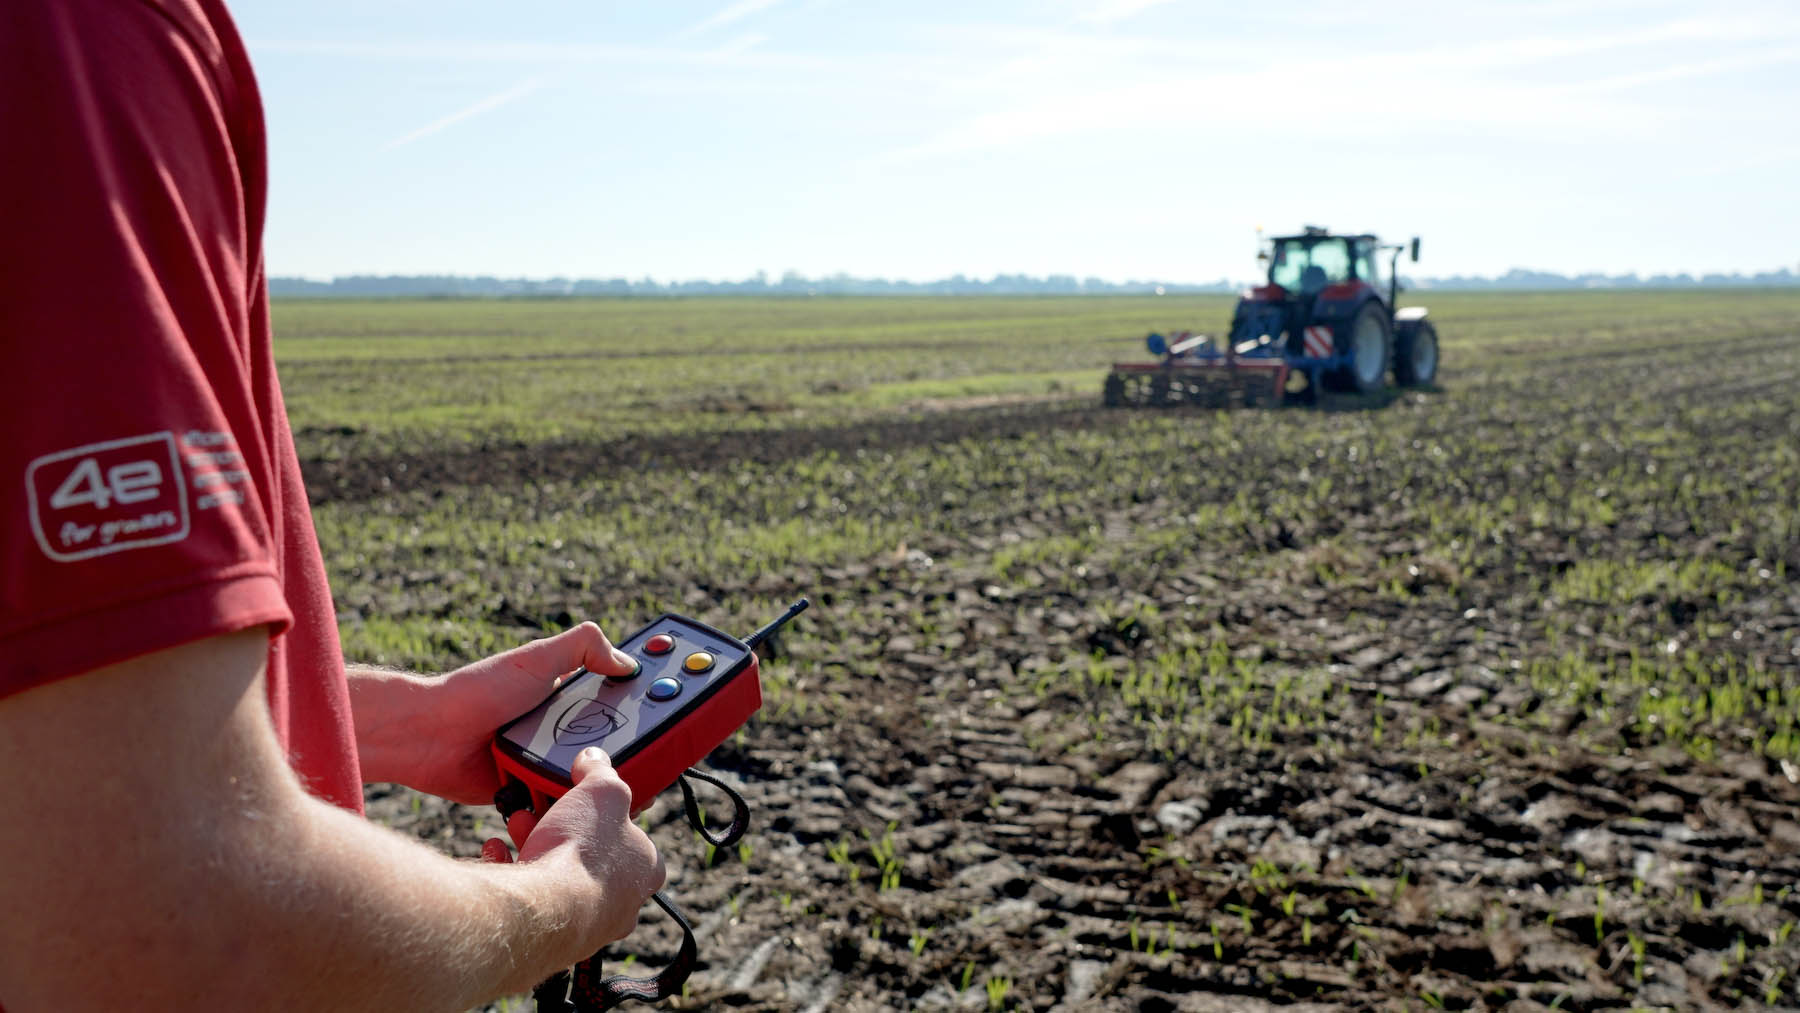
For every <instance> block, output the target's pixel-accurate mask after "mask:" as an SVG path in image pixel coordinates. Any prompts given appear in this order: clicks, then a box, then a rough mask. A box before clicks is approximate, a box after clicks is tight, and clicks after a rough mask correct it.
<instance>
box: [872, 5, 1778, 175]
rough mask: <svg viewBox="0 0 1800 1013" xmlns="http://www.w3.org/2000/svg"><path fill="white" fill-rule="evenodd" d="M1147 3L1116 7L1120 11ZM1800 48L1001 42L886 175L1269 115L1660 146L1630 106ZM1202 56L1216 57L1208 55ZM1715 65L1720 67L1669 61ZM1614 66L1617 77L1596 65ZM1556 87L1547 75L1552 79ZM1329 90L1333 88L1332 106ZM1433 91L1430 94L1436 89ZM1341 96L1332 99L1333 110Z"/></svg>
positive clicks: (1668, 41)
mask: <svg viewBox="0 0 1800 1013" xmlns="http://www.w3.org/2000/svg"><path fill="white" fill-rule="evenodd" d="M1141 3H1142V0H1113V2H1112V3H1109V4H1106V5H1104V6H1103V7H1101V8H1096V10H1123V9H1125V8H1127V7H1131V6H1133V5H1134V4H1136V5H1141ZM1796 34H1800V19H1781V18H1774V19H1765V20H1763V21H1760V22H1758V21H1755V20H1753V19H1749V18H1723V17H1712V18H1686V19H1680V20H1673V21H1668V22H1665V23H1661V24H1652V25H1648V26H1634V27H1632V28H1629V29H1626V30H1623V31H1610V32H1605V31H1603V32H1596V33H1589V34H1585V35H1560V36H1558V35H1534V36H1526V37H1519V38H1512V39H1498V40H1487V39H1483V40H1477V41H1469V42H1451V43H1450V44H1447V45H1442V44H1440V45H1430V46H1417V47H1412V48H1394V49H1390V50H1386V51H1382V50H1356V49H1354V48H1347V47H1343V48H1340V49H1337V50H1329V49H1322V48H1320V47H1319V46H1318V45H1317V43H1316V42H1313V43H1309V44H1306V45H1302V46H1300V47H1299V48H1297V49H1296V50H1295V52H1294V53H1292V54H1290V56H1289V58H1288V59H1285V60H1281V61H1275V60H1272V59H1265V58H1264V54H1263V53H1261V52H1259V47H1258V46H1256V45H1254V44H1253V45H1248V46H1238V47H1237V48H1238V50H1239V51H1238V52H1236V53H1232V52H1230V51H1229V48H1230V47H1229V45H1228V46H1227V47H1226V48H1222V49H1217V50H1214V51H1212V52H1200V53H1198V54H1197V55H1190V58H1188V59H1185V60H1182V61H1179V62H1175V61H1168V60H1164V59H1159V58H1158V57H1159V56H1160V55H1161V52H1162V48H1161V47H1162V46H1163V45H1164V42H1163V41H1162V40H1156V39H1135V38H1130V37H1117V36H1111V35H1108V36H1105V37H1097V36H1092V35H1085V34H1081V33H1077V32H1044V31H1041V30H1032V31H1020V30H1016V29H1000V30H998V31H993V32H991V33H990V35H989V42H990V48H991V49H992V51H993V52H995V53H996V54H998V55H996V57H995V58H994V59H992V60H990V61H989V62H988V63H987V64H986V65H985V66H984V67H982V68H981V69H980V70H979V71H977V72H974V73H971V74H969V75H967V76H965V77H964V78H963V79H962V80H961V81H959V82H955V83H954V84H952V85H951V86H949V90H950V91H952V92H954V93H955V94H957V95H958V96H959V97H961V98H962V99H963V101H962V102H961V105H962V107H963V108H964V109H966V110H969V111H968V112H966V113H965V114H964V115H963V116H961V117H960V118H958V119H953V120H951V121H950V122H948V123H946V124H944V125H943V126H942V128H941V129H940V130H938V131H937V132H936V133H934V134H932V135H929V136H926V137H924V138H922V139H920V140H919V141H918V142H916V143H914V144H911V145H907V146H903V147H901V148H899V149H898V150H890V151H888V152H886V153H885V154H881V155H877V156H875V158H874V162H875V163H876V164H891V163H895V162H912V161H917V160H920V159H927V158H935V157H942V156H954V155H963V154H968V153H972V152H976V151H982V150H989V149H997V148H1004V147H1011V146H1015V145H1020V144H1025V143H1030V142H1034V141H1038V140H1042V139H1047V138H1052V137H1064V136H1068V135H1073V134H1086V133H1101V132H1117V131H1134V130H1135V131H1150V132H1157V133H1164V134H1166V133H1168V132H1170V131H1175V132H1191V131H1209V130H1211V131H1236V132H1238V135H1239V136H1246V135H1251V134H1256V135H1260V134H1261V133H1264V132H1266V131H1267V130H1268V129H1269V124H1270V119H1269V110H1281V111H1285V112H1286V113H1288V114H1290V115H1297V116H1301V117H1303V118H1304V121H1305V123H1306V127H1307V130H1308V132H1309V133H1308V136H1309V137H1312V138H1315V139H1318V138H1326V137H1334V138H1336V137H1345V136H1349V137H1355V136H1360V135H1363V134H1365V133H1366V132H1367V130H1368V121H1367V120H1365V119H1363V118H1360V117H1331V116H1310V115H1307V113H1306V111H1307V110H1316V109H1319V108H1321V105H1320V103H1321V102H1325V103H1326V105H1327V106H1330V107H1335V108H1359V107H1360V108H1368V109H1394V110H1399V111H1401V115H1400V117H1399V118H1398V120H1397V122H1394V123H1391V124H1387V125H1386V128H1387V129H1388V130H1390V131H1394V130H1407V129H1410V130H1415V131H1429V130H1433V129H1436V130H1442V131H1448V132H1451V133H1460V132H1465V131H1467V130H1469V129H1472V128H1474V129H1490V128H1491V129H1496V130H1499V131H1505V132H1522V133H1524V134H1528V135H1530V136H1531V137H1533V138H1534V139H1567V138H1571V137H1574V138H1581V137H1585V136H1588V135H1590V134H1593V135H1602V134H1604V135H1611V136H1616V137H1628V136H1649V135H1651V134H1652V133H1654V131H1655V129H1656V125H1657V124H1658V123H1659V122H1661V123H1664V124H1666V123H1667V121H1668V118H1669V116H1670V115H1671V114H1672V110H1670V109H1669V108H1668V107H1667V106H1666V104H1665V105H1660V106H1659V105H1658V104H1656V103H1654V102H1653V101H1652V100H1651V99H1650V98H1648V97H1645V96H1640V95H1635V94H1633V93H1634V92H1635V91H1636V90H1637V89H1639V88H1643V87H1647V86H1650V85H1654V84H1657V83H1660V82H1665V81H1677V80H1688V79H1695V78H1702V77H1708V76H1722V75H1728V74H1733V73H1741V72H1745V71H1749V70H1752V69H1756V68H1760V67H1769V66H1786V65H1791V64H1792V63H1793V62H1795V58H1796V57H1795V53H1796V49H1795V47H1793V46H1783V47H1780V48H1770V49H1761V50H1760V51H1759V50H1756V49H1746V45H1747V44H1752V43H1764V44H1766V43H1768V42H1769V41H1771V40H1786V39H1791V38H1793V37H1794V36H1795V35H1796ZM1197 48H1198V49H1200V50H1204V49H1205V48H1206V45H1205V44H1203V45H1202V46H1201V47H1197ZM1696 48H1699V49H1702V50H1703V51H1707V52H1709V53H1710V54H1712V55H1711V56H1710V58H1708V59H1704V60H1699V61H1689V62H1683V61H1670V60H1668V59H1667V58H1666V56H1667V54H1668V53H1669V52H1673V51H1678V50H1679V49H1685V50H1689V51H1691V50H1693V49H1696ZM1598 54H1606V55H1607V56H1609V57H1611V59H1610V60H1609V61H1608V63H1607V67H1606V71H1605V72H1603V71H1602V70H1601V69H1600V66H1599V65H1598V64H1597V62H1595V61H1594V60H1593V59H1592V58H1593V57H1595V56H1596V55H1598ZM1546 71H1548V72H1549V73H1546ZM1321 82H1333V84H1332V85H1330V87H1329V90H1328V91H1322V90H1321V84H1320V83H1321ZM1425 82H1429V84H1425ZM1327 96H1328V97H1327Z"/></svg>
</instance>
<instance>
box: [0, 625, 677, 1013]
mask: <svg viewBox="0 0 1800 1013" xmlns="http://www.w3.org/2000/svg"><path fill="white" fill-rule="evenodd" d="M267 643H268V641H267V637H266V634H265V633H264V632H263V631H262V630H261V629H257V630H252V631H247V632H244V633H239V634H234V635H231V636H226V637H218V638H214V639H211V640H205V641H200V642H197V643H193V644H188V645H185V646H182V647H178V648H174V649H172V650H167V651H162V652H159V653H157V654H153V655H148V656H145V657H142V658H138V659H136V660H133V661H130V662H127V663H124V664H121V665H115V666H112V667H109V668H104V669H99V670H96V671H93V672H89V673H86V674H83V675H80V676H76V677H73V678H68V679H62V680H59V681H57V682H53V683H49V684H47V685H44V686H40V687H37V688H35V689H31V690H27V691H25V692H23V693H18V694H15V695H13V696H10V697H6V698H4V699H0V770H5V771H7V772H8V776H7V777H6V778H4V779H0V812H9V813H14V814H17V815H18V816H21V817H23V819H22V820H21V825H22V826H24V827H26V828H27V834H26V836H25V837H24V839H11V840H9V841H8V848H7V851H8V855H7V858H6V869H5V872H4V874H3V875H0V911H5V912H7V916H6V917H4V918H0V1003H3V1004H4V1005H5V1007H6V1009H7V1010H8V1011H9V1013H28V1011H32V1010H40V1009H42V1010H70V1009H90V1008H92V1009H143V1010H153V1009H192V1008H205V1009H277V1008H279V1009H334V1010H349V1009H371V1010H383V1011H391V1010H460V1009H465V1008H467V1007H469V1006H470V1005H473V1004H476V1003H479V1002H482V1001H484V1000H487V999H490V998H492V997H495V996H498V995H504V994H508V993H511V992H517V991H522V990H524V989H527V988H529V987H530V986H531V985H533V984H534V983H536V982H537V981H538V980H540V979H542V978H544V977H546V976H547V975H548V974H550V973H551V972H553V971H555V970H556V969H558V968H562V967H566V966H568V965H570V964H572V963H574V962H575V961H577V960H579V959H582V958H585V957H586V956H588V955H589V954H591V953H592V952H594V951H595V950H596V949H598V948H599V947H600V946H602V945H604V944H605V943H606V942H609V941H612V940H616V939H619V938H622V937H623V936H624V935H626V934H627V933H629V932H630V930H631V928H632V926H633V925H634V924H635V919H636V914H637V910H638V907H639V906H640V905H641V904H642V903H643V902H644V900H645V899H646V898H647V897H648V895H649V894H650V892H651V891H652V890H654V889H656V888H657V887H659V886H660V885H661V883H662V879H663V869H662V862H661V859H660V857H659V856H658V855H657V854H656V851H655V848H654V846H653V845H652V844H651V843H650V841H649V839H648V838H647V837H646V836H645V835H644V834H643V832H642V831H641V830H639V829H638V828H637V827H636V826H634V825H633V824H632V823H631V822H630V820H629V818H628V812H629V810H630V806H631V793H630V789H629V788H627V787H626V786H625V784H624V782H622V781H621V780H620V779H619V778H618V775H617V774H616V773H614V772H613V771H612V769H611V765H610V764H609V763H607V762H606V761H605V758H604V756H603V755H601V754H599V753H598V751H597V750H595V751H590V752H589V753H587V754H584V755H583V757H582V759H581V760H580V761H579V763H578V766H580V767H581V768H582V769H581V770H579V771H578V773H579V774H580V775H581V779H580V781H579V782H578V784H577V785H576V788H575V790H573V791H571V792H570V793H569V794H568V795H566V796H565V797H564V798H563V799H562V800H561V801H559V802H558V803H557V804H556V805H555V806H554V807H552V809H551V810H550V812H549V813H548V814H547V815H546V816H545V818H544V820H543V821H542V822H541V823H540V824H539V826H538V828H537V830H536V831H535V832H534V833H533V834H532V837H531V840H530V842H529V844H528V846H527V847H526V848H525V849H524V850H523V851H522V852H521V854H520V856H519V859H520V861H519V862H518V864H512V865H495V864H485V863H474V862H459V861H456V860H453V859H450V858H447V857H445V856H443V855H441V854H439V853H437V852H434V851H432V850H431V849H429V848H427V847H425V846H423V845H420V844H417V843H414V842H411V841H409V840H406V839H404V838H402V837H400V836H398V835H395V834H393V833H390V832H388V831H386V830H383V829H381V828H378V827H375V826H373V825H371V824H369V823H367V822H366V821H364V820H362V819H359V818H358V817H356V816H355V815H354V814H351V813H348V812H345V811H343V810H341V809H338V808H336V807H335V806H332V805H329V804H327V803H324V802H321V801H319V800H317V799H315V798H313V797H312V796H310V795H308V794H307V793H306V792H305V790H304V789H303V787H302V786H301V785H300V783H299V781H298V780H297V779H296V777H295V776H294V774H293V773H292V771H291V769H290V768H289V766H288V763H287V760H286V758H285V757H284V756H283V755H282V753H281V748H280V745H279V743H278V741H277V740H276V737H275V733H274V729H273V727H272V726H271V723H270V720H269V716H268V704H267V701H266V699H265V696H264V688H263V682H262V670H263V663H264V657H265V651H266V649H267ZM26 772H35V773H34V774H30V775H27V773H26Z"/></svg>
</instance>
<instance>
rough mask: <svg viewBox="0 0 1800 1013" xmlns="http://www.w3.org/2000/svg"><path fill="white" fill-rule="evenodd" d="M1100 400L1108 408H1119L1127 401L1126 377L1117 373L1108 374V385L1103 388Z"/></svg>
mask: <svg viewBox="0 0 1800 1013" xmlns="http://www.w3.org/2000/svg"><path fill="white" fill-rule="evenodd" d="M1100 401H1101V403H1102V404H1104V405H1106V407H1108V408H1118V407H1120V406H1121V405H1123V404H1124V403H1125V378H1124V377H1122V376H1120V375H1119V374H1117V373H1108V374H1106V385H1105V386H1104V387H1103V388H1102V389H1101V392H1100Z"/></svg>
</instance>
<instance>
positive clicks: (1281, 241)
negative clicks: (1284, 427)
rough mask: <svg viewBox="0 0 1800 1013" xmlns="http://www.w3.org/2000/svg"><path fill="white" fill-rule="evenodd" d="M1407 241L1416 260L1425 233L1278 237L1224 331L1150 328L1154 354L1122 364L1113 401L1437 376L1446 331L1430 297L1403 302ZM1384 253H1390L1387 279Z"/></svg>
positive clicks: (1238, 396) (1280, 399) (1260, 396)
mask: <svg viewBox="0 0 1800 1013" xmlns="http://www.w3.org/2000/svg"><path fill="white" fill-rule="evenodd" d="M1409 248H1410V249H1411V251H1412V259H1413V261H1414V262H1415V263H1416V262H1417V261H1418V259H1419V238H1418V237H1417V236H1414V237H1413V240H1412V242H1411V243H1410V244H1406V245H1393V246H1389V245H1383V244H1382V242H1381V241H1380V240H1379V239H1377V238H1376V237H1374V236H1372V235H1367V234H1358V235H1342V234H1334V233H1332V232H1331V231H1330V230H1328V229H1323V228H1319V227H1318V226H1313V225H1309V226H1307V227H1306V228H1305V230H1304V231H1302V232H1301V233H1300V234H1299V235H1297V236H1276V237H1274V238H1273V239H1272V240H1270V243H1269V248H1268V249H1266V250H1264V251H1262V252H1261V253H1259V254H1258V255H1257V259H1259V260H1266V261H1267V262H1268V269H1269V274H1268V280H1267V282H1266V283H1264V284H1262V285H1259V286H1257V287H1255V288H1252V289H1250V290H1249V291H1247V292H1245V293H1244V294H1243V296H1242V297H1241V298H1239V300H1238V304H1237V310H1236V311H1235V312H1234V313H1233V314H1232V317H1231V331H1230V334H1229V335H1228V336H1227V337H1225V338H1224V339H1222V340H1217V339H1214V338H1212V337H1209V336H1207V335H1204V334H1201V335H1196V334H1194V333H1193V332H1191V331H1181V332H1178V333H1176V334H1173V335H1171V336H1164V335H1162V334H1159V333H1155V334H1151V335H1150V336H1149V337H1148V338H1147V339H1146V341H1145V343H1146V344H1147V345H1148V346H1149V349H1150V354H1151V355H1153V356H1155V357H1156V359H1157V361H1154V362H1121V363H1115V364H1114V365H1113V368H1112V372H1111V373H1109V374H1107V377H1106V387H1105V392H1104V398H1103V400H1104V401H1105V403H1106V404H1107V405H1112V406H1118V405H1180V404H1195V405H1202V406H1207V407H1228V406H1231V405H1235V404H1247V405H1253V406H1259V405H1260V406H1276V405H1280V404H1283V403H1284V402H1286V401H1288V400H1290V399H1298V400H1307V401H1312V402H1314V403H1317V402H1319V401H1320V400H1321V397H1322V395H1323V394H1326V393H1332V392H1348V393H1357V394H1373V393H1377V392H1379V391H1381V390H1382V389H1384V388H1385V387H1386V386H1387V383H1388V374H1389V372H1392V374H1393V378H1394V382H1395V383H1397V384H1399V385H1400V386H1403V387H1414V386H1426V385H1429V384H1430V383H1431V382H1432V381H1433V380H1434V379H1435V378H1436V377H1437V368H1438V339H1437V330H1436V329H1435V328H1434V327H1432V325H1431V322H1430V321H1428V320H1426V319H1425V308H1424V307H1423V306H1409V307H1407V308H1405V309H1396V308H1395V305H1394V300H1395V297H1396V296H1398V295H1399V292H1400V281H1399V275H1398V272H1397V271H1396V270H1395V268H1396V267H1397V266H1398V265H1399V261H1400V254H1401V252H1402V251H1404V250H1407V249H1409ZM1382 253H1391V254H1392V256H1391V257H1390V258H1389V259H1388V273H1387V277H1386V279H1383V278H1382V277H1381V270H1380V267H1381V265H1380V260H1379V258H1380V255H1381V254H1382ZM1384 281H1385V285H1384V284H1383V282H1384ZM1302 380H1303V381H1304V382H1303V383H1302ZM1290 381H1292V384H1290ZM1290 385H1291V386H1293V387H1295V388H1296V389H1293V390H1290V389H1289V388H1290Z"/></svg>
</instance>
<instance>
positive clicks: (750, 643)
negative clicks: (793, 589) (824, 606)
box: [744, 598, 812, 650]
mask: <svg viewBox="0 0 1800 1013" xmlns="http://www.w3.org/2000/svg"><path fill="white" fill-rule="evenodd" d="M811 604H812V602H811V601H808V600H807V599H805V598H802V599H800V600H799V601H797V602H795V603H793V604H792V605H789V606H788V607H787V611H786V612H783V613H782V614H781V615H780V616H777V617H776V619H775V621H774V622H772V623H770V624H769V625H767V626H764V627H763V628H762V629H760V630H757V631H756V632H755V633H752V634H750V635H749V636H747V637H745V638H744V646H746V647H749V648H750V649H752V650H755V648H756V645H757V644H760V643H762V642H763V641H764V640H766V639H768V636H769V634H771V633H774V632H775V631H776V630H778V629H781V628H782V627H783V626H785V625H787V621H788V620H789V619H792V618H794V617H795V616H797V615H799V614H800V613H802V612H805V611H806V606H808V605H811Z"/></svg>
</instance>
